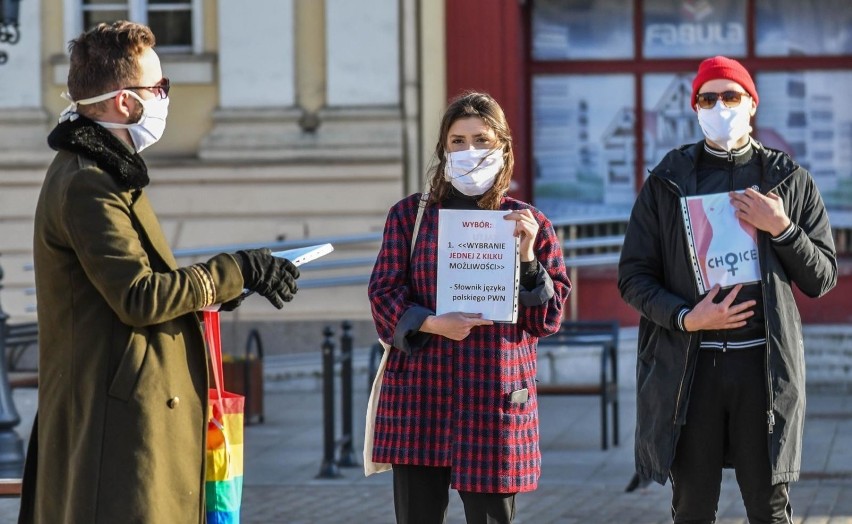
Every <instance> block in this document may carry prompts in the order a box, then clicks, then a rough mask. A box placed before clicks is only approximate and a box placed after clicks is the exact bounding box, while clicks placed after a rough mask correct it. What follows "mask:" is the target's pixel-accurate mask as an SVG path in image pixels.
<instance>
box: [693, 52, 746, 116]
mask: <svg viewBox="0 0 852 524" xmlns="http://www.w3.org/2000/svg"><path fill="white" fill-rule="evenodd" d="M719 78H724V79H726V80H733V81H734V82H736V83H738V84H739V85H741V86H742V87H743V89H745V92H746V93H748V94H749V96H751V97H752V98H753V99H754V105H755V106H757V104H758V101H759V100H758V98H757V89H756V88H755V87H754V80H752V79H751V75H750V74H748V71H746V68H745V67H743V65H742V64H741V63H739V62H737V61H736V60H734V59H732V58H726V57H724V56H714V57H713V58H708V59H706V60H704V61H703V62H701V65H699V66H698V74H697V75H695V80H693V81H692V98H690V99H689V106H690V107H691V108H692V110H693V111H695V110H696V109H695V97H696V95H698V90H699V89H701V86H703V85H704V83H705V82H709V81H710V80H716V79H719Z"/></svg>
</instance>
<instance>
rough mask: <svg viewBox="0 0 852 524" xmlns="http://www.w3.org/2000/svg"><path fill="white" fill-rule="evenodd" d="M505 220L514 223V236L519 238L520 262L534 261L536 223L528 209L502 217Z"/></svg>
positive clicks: (536, 233) (536, 234)
mask: <svg viewBox="0 0 852 524" xmlns="http://www.w3.org/2000/svg"><path fill="white" fill-rule="evenodd" d="M503 218H504V219H506V220H514V221H515V236H516V237H520V238H521V262H532V261H533V260H535V252H533V244H534V243H535V237H536V236H538V222H536V220H535V217H534V216H533V213H532V211H531V210H529V209H518V210H515V211H512V212H511V213H509V214H508V215H504V216H503Z"/></svg>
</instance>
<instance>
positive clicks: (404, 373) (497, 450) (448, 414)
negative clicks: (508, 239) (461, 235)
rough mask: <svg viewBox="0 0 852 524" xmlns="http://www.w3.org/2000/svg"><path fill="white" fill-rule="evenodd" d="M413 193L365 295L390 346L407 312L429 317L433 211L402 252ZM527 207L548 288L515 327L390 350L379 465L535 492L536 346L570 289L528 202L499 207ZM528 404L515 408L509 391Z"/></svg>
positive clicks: (376, 455)
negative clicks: (523, 395)
mask: <svg viewBox="0 0 852 524" xmlns="http://www.w3.org/2000/svg"><path fill="white" fill-rule="evenodd" d="M418 200H419V195H412V196H409V197H408V198H405V199H403V200H402V201H400V202H399V203H397V204H396V205H394V206H393V207H392V208H391V210H390V212H389V214H388V219H387V222H386V224H385V231H384V239H383V242H382V247H381V250H380V251H379V255H378V258H377V260H376V265H375V267H374V269H373V274H372V277H371V279H370V285H369V297H370V304H371V307H372V313H373V319H374V321H375V324H376V329H377V331H378V334H379V336H380V337H381V338H382V339H383V340H388V341H392V340H393V334H394V330H395V328H396V325H397V323H398V321H399V319H400V317H401V316H402V315H403V313H405V311H406V310H407V309H408V308H409V307H412V306H415V305H419V306H422V307H425V308H428V309H430V310H432V311H434V310H435V296H436V289H435V286H436V279H437V265H436V264H437V262H436V260H437V237H438V207H437V206H429V207H427V208H426V210H425V211H424V215H423V222H422V224H421V228H420V232H419V235H418V237H417V244H416V246H415V251H414V255H413V257H412V258H411V260H409V245H410V242H411V237H412V233H413V227H414V220H415V218H416V215H417V203H418ZM523 208H530V209H533V212H534V214H535V217H536V219H537V220H538V222H539V225H540V229H539V235H538V238H537V239H536V244H535V252H536V254H537V257H538V259H539V261H540V262H541V264H542V265H543V266H544V268H545V270H546V271H547V273H548V274H549V276H550V278H551V279H552V281H553V285H554V295H553V297H552V298H551V299H550V300H549V301H548V302H546V303H545V304H543V305H541V306H535V307H524V306H520V309H519V314H518V323H517V324H495V325H493V326H483V327H478V328H475V329H474V330H473V331H472V332H471V334H470V336H468V337H467V338H466V339H465V340H463V341H460V342H456V341H453V340H450V339H447V338H444V337H441V336H437V335H433V336H431V337H430V339H429V341H428V342H427V343H426V345H425V346H424V347H423V348H422V349H420V350H418V351H416V352H414V353H412V354H405V353H403V352H401V351H399V350H397V349H393V350H392V351H391V353H390V355H389V357H388V363H387V369H386V371H385V375H384V383H383V385H382V392H381V396H380V400H379V406H378V413H377V416H376V428H375V442H374V448H373V450H374V452H373V459H374V460H375V461H376V462H389V463H393V464H412V465H425V466H450V467H451V468H452V487H453V488H455V489H458V490H462V491H473V492H480V493H514V492H522V491H532V490H534V489H535V488H536V487H537V485H538V477H539V475H540V471H541V455H540V452H539V446H538V399H537V395H536V384H535V376H536V346H537V341H538V337H542V336H547V335H549V334H552V333H555V332H556V331H558V329H559V326H560V323H561V320H562V308H563V305H564V302H565V299H566V298H567V297H568V293H569V292H570V290H571V283H570V281H569V280H568V276H567V274H566V272H565V265H564V262H563V258H562V250H561V247H560V245H559V242H558V240H557V237H556V235H555V233H554V231H553V227H552V226H551V224H550V221H548V220H547V218H546V217H545V216H544V215H543V214H542V213H541V212H539V211H538V210H536V209H535V208H532V207H531V206H529V205H528V204H525V203H523V202H519V201H517V200H514V199H511V198H505V199H504V200H503V203H502V205H501V209H505V210H509V209H523ZM522 388H528V389H529V400H528V401H527V402H525V403H523V404H512V403H511V402H510V399H509V396H510V394H511V392H512V391H515V390H518V389H522Z"/></svg>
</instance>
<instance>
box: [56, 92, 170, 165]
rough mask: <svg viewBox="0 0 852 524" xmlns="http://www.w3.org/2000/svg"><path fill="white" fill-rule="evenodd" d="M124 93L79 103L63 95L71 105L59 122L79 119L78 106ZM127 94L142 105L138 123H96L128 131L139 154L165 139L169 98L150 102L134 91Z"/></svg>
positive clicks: (106, 95) (107, 94) (79, 101)
mask: <svg viewBox="0 0 852 524" xmlns="http://www.w3.org/2000/svg"><path fill="white" fill-rule="evenodd" d="M122 91H124V90H123V89H119V90H118V91H112V92H109V93H104V94H103V95H98V96H94V97H92V98H86V99H83V100H77V101H74V100H71V98H70V97H69V96H68V95H67V93H63V95H62V96H63V98H65V99H67V100H71V105H69V106H68V107H66V108H65V110H64V111H62V114H61V115H60V116H59V121H60V122H64V121H65V120H68V119H69V118H70V119H71V120H75V119H76V118H77V106H78V105H81V104H82V105H86V104H96V103H98V102H102V101H104V100H109V99H110V98H113V97H114V96H116V95H117V94H119V93H121V92H122ZM127 93H128V94H130V96H132V97H133V98H135V99H136V100H138V101H139V103H141V104H142V116H141V117H140V118H139V121H138V122H134V123H132V124H116V123H114V122H99V121H97V120H96V121H95V122H97V123H98V124H100V125H102V126H103V127H106V128H108V129H127V132H128V133H130V139H131V140H132V141H133V147H134V149H136V152H137V153H139V152H141V151H142V150H143V149H145V148H147V147H148V146H151V145H154V144H155V143H156V142H157V141H158V140H160V138H162V137H163V133H165V131H166V117H167V116H168V114H169V97H166V98H160V97H155V98H152V99H149V100H142V97H140V96H139V95H137V94H136V93H134V92H133V91H127Z"/></svg>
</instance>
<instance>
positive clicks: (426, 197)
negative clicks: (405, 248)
mask: <svg viewBox="0 0 852 524" xmlns="http://www.w3.org/2000/svg"><path fill="white" fill-rule="evenodd" d="M427 202H429V192H428V191H424V192H423V194H421V195H420V203H419V204H417V219H415V220H414V234H413V235H411V250H410V251H409V253H408V257H409V258H413V257H414V245H415V244H416V243H417V233H419V232H420V222H422V221H423V211H425V210H426V203H427Z"/></svg>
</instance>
